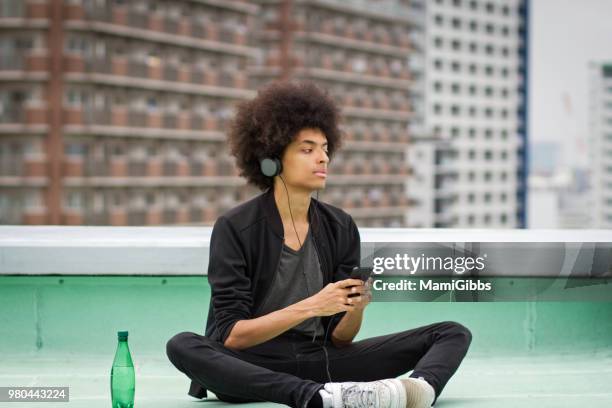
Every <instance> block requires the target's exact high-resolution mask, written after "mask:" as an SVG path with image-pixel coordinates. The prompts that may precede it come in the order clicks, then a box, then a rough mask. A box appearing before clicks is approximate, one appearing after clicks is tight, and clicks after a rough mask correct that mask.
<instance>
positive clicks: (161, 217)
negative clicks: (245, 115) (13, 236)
mask: <svg viewBox="0 0 612 408" xmlns="http://www.w3.org/2000/svg"><path fill="white" fill-rule="evenodd" d="M256 11H257V7H256V6H254V5H251V4H248V3H246V2H242V1H227V0H198V1H169V0H146V1H145V0H134V1H127V0H82V1H81V0H70V1H61V0H46V1H44V0H26V1H22V0H3V1H1V2H0V223H3V224H47V223H50V224H74V225H79V224H88V225H92V224H101V225H156V224H185V223H204V224H210V223H212V222H213V221H214V220H215V218H216V217H217V215H218V214H219V213H221V212H223V211H225V210H226V209H228V208H230V207H232V206H234V205H236V204H237V203H238V202H240V201H243V200H244V199H246V198H247V197H249V196H250V195H252V194H253V190H252V189H250V188H244V181H243V180H242V179H241V178H239V177H238V176H237V172H236V169H235V167H234V165H233V160H232V158H231V157H230V156H228V153H227V149H226V145H225V134H224V132H225V129H226V126H227V123H228V120H229V119H230V118H231V116H232V113H233V107H234V105H235V103H236V102H238V101H240V100H243V99H245V98H251V97H252V96H253V95H254V92H253V91H252V90H250V89H249V87H248V78H247V76H246V66H247V61H248V60H249V59H250V58H253V57H254V55H255V49H254V48H253V47H252V45H251V44H250V41H249V31H250V29H251V26H252V25H253V19H254V18H255V13H256Z"/></svg>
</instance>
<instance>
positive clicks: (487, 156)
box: [484, 150, 493, 161]
mask: <svg viewBox="0 0 612 408" xmlns="http://www.w3.org/2000/svg"><path fill="white" fill-rule="evenodd" d="M484 158H485V160H488V161H491V160H492V159H493V152H491V151H490V150H485V152H484Z"/></svg>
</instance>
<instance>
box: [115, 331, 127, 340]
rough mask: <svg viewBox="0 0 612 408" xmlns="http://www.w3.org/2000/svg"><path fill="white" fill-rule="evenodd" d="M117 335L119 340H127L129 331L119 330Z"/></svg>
mask: <svg viewBox="0 0 612 408" xmlns="http://www.w3.org/2000/svg"><path fill="white" fill-rule="evenodd" d="M117 337H118V338H119V340H127V338H128V332H127V331H120V332H117Z"/></svg>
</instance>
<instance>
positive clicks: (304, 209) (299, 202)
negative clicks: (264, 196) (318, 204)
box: [274, 180, 311, 224]
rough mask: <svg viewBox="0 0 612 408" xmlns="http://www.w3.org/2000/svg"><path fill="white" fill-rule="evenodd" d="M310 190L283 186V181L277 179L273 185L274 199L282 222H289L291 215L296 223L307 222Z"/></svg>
mask: <svg viewBox="0 0 612 408" xmlns="http://www.w3.org/2000/svg"><path fill="white" fill-rule="evenodd" d="M287 192H288V193H289V200H291V201H290V202H291V211H289V203H288V200H287ZM310 194H311V193H310V192H309V191H306V190H301V189H295V188H292V187H291V186H287V190H285V186H283V182H282V181H280V180H277V181H276V183H275V185H274V201H276V207H277V208H278V212H279V213H280V216H281V219H282V221H283V223H284V222H290V221H291V216H292V215H293V221H294V222H295V223H296V224H302V223H308V208H309V207H310Z"/></svg>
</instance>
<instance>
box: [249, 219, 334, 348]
mask: <svg viewBox="0 0 612 408" xmlns="http://www.w3.org/2000/svg"><path fill="white" fill-rule="evenodd" d="M316 251H317V249H316V247H315V245H314V242H313V240H312V237H311V232H310V228H309V229H308V234H307V235H306V239H305V241H304V243H303V244H302V247H301V248H300V250H299V251H295V250H293V249H291V248H289V247H288V246H287V245H283V250H282V252H281V258H280V262H279V264H278V270H277V271H276V276H275V277H274V281H273V283H272V287H271V288H270V291H269V292H268V296H267V298H266V299H265V300H264V303H263V304H262V306H261V308H260V309H259V310H260V311H259V313H258V314H259V315H262V316H263V315H265V314H268V313H271V312H273V311H275V310H280V309H283V308H285V307H287V306H289V305H292V304H294V303H297V302H299V301H300V300H303V299H306V298H307V297H309V296H312V295H314V294H315V293H317V292H318V291H320V290H321V289H322V288H323V273H322V271H321V265H320V264H319V257H318V256H317V252H316ZM302 265H303V266H304V268H303V269H302ZM291 330H292V331H295V332H300V333H303V334H306V335H309V336H313V335H314V333H315V331H316V333H317V336H323V334H324V333H325V331H324V329H323V325H322V324H321V319H320V318H318V317H314V318H310V319H307V320H304V321H303V322H302V323H300V324H298V325H297V326H294V327H293V328H292V329H291Z"/></svg>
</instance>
